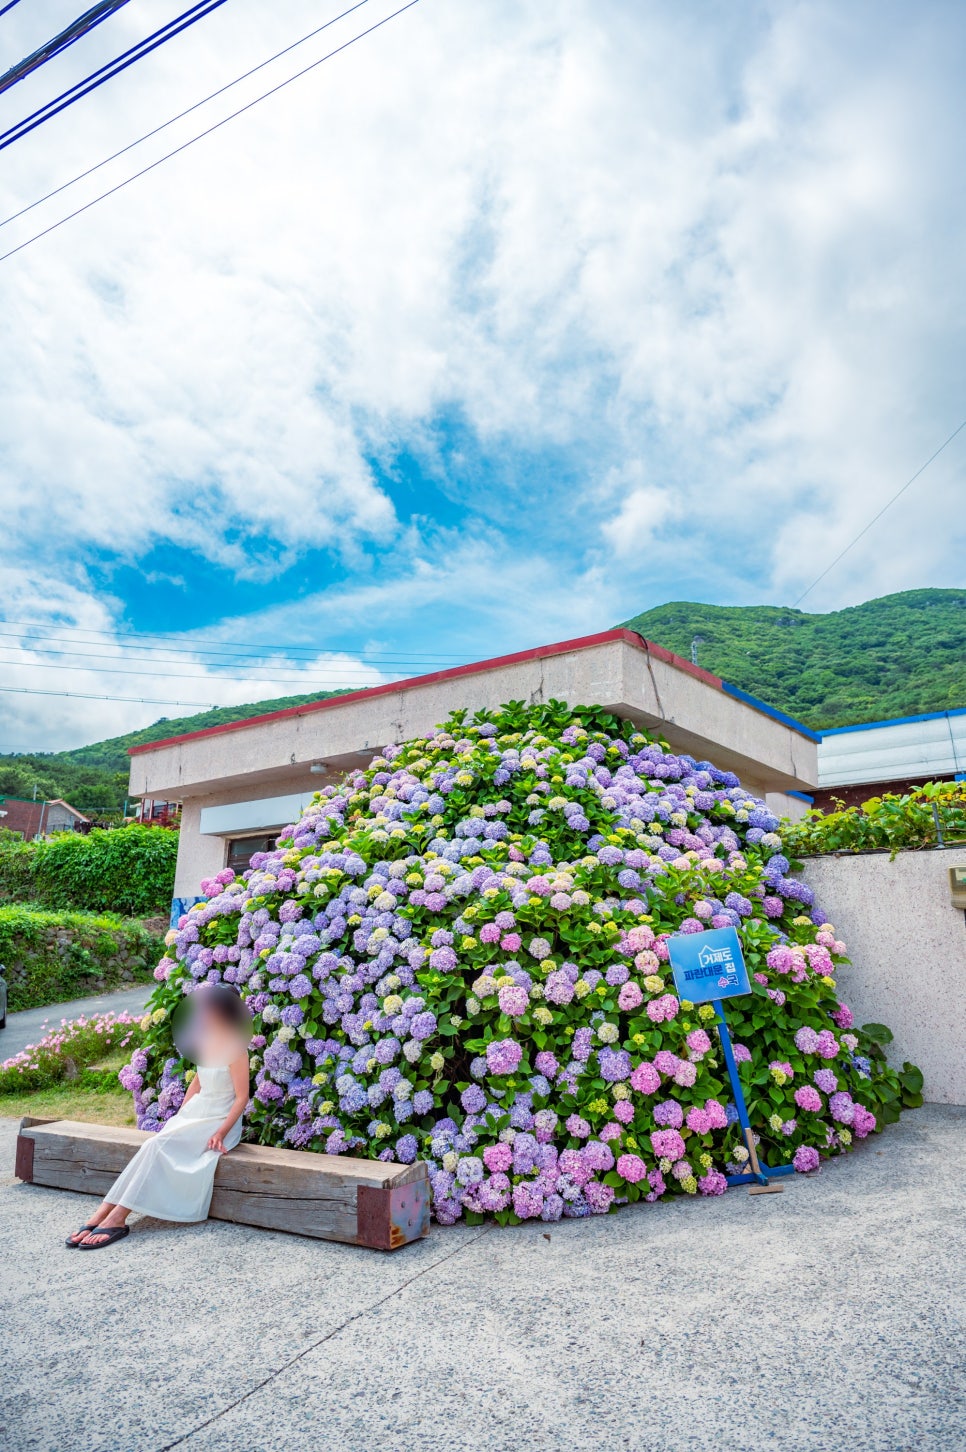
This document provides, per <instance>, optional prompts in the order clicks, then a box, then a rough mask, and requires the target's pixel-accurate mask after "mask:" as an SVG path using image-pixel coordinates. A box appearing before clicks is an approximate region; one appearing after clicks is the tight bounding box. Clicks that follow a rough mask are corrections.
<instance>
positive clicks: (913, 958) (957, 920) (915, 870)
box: [803, 848, 966, 1104]
mask: <svg viewBox="0 0 966 1452" xmlns="http://www.w3.org/2000/svg"><path fill="white" fill-rule="evenodd" d="M963 862H966V849H963V848H959V849H955V848H947V849H937V850H936V851H931V852H929V851H927V852H901V853H900V854H899V856H898V857H896V859H895V860H894V861H893V862H890V861H889V857H888V854H887V853H882V854H880V853H868V854H862V855H857V856H854V857H815V858H811V859H810V860H809V861H808V862H806V864H805V870H804V873H803V876H804V877H805V879H806V881H807V882H808V883H809V885H810V886H811V887H813V888H814V889H815V893H816V896H817V898H818V902H819V904H820V905H821V907H822V908H823V909H824V910H825V911H826V912H827V914H828V917H829V921H830V922H832V923H834V924H835V928H836V931H837V933H838V934H839V936H840V937H841V938H843V939H844V941H845V943H846V946H847V948H848V951H849V956H850V957H851V959H852V966H851V967H850V968H849V969H847V970H845V971H844V972H843V973H842V974H841V975H840V977H839V985H840V987H841V989H842V997H843V999H844V1001H845V1002H846V1003H848V1005H849V1006H850V1008H851V1009H852V1010H853V1012H854V1013H855V1016H856V1021H857V1022H858V1023H860V1024H863V1023H884V1024H886V1025H888V1027H889V1028H890V1029H891V1030H892V1032H893V1034H894V1035H895V1042H894V1044H892V1045H891V1046H890V1049H889V1057H890V1060H891V1061H892V1062H893V1063H894V1064H897V1065H898V1064H901V1063H902V1062H903V1061H904V1060H906V1059H909V1060H911V1061H912V1063H914V1064H918V1066H919V1068H920V1069H921V1070H922V1072H923V1074H924V1075H925V1081H926V1082H925V1088H924V1091H923V1092H924V1093H925V1096H926V1098H927V1099H928V1100H931V1101H932V1102H933V1103H936V1104H966V919H964V915H963V913H962V911H961V910H959V909H957V908H954V907H953V906H952V904H951V903H950V900H949V887H948V869H949V868H950V867H953V866H957V865H960V864H962V863H963Z"/></svg>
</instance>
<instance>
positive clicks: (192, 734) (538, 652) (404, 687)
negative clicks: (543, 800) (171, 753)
mask: <svg viewBox="0 0 966 1452" xmlns="http://www.w3.org/2000/svg"><path fill="white" fill-rule="evenodd" d="M620 640H622V641H624V642H625V644H627V645H632V646H634V647H635V649H637V650H642V651H644V652H645V653H646V654H648V655H653V656H654V657H655V658H656V659H657V660H660V661H663V662H664V663H665V664H666V665H670V666H674V667H675V669H676V670H680V671H686V672H687V673H688V675H691V676H695V677H696V679H697V680H699V681H704V683H705V685H708V686H714V687H715V689H716V690H719V691H720V690H721V686H722V683H721V679H720V677H719V676H713V675H712V674H711V672H710V671H706V670H702V668H701V666H696V665H692V663H691V662H690V661H689V660H684V659H683V657H682V656H679V655H675V654H674V652H673V651H670V650H665V648H664V646H663V645H655V644H654V642H653V641H650V640H645V639H644V637H643V636H642V635H638V634H637V633H636V631H633V630H625V629H623V628H620V629H617V630H602V631H600V632H599V634H597V635H581V636H578V637H577V639H576V640H561V641H558V642H557V643H556V644H555V645H538V646H536V647H534V649H532V650H518V651H515V652H514V654H512V655H497V656H493V657H492V658H491V659H490V660H481V661H474V662H473V663H472V664H470V665H461V666H450V667H449V668H448V669H447V670H442V671H432V672H431V673H430V674H429V675H425V676H410V677H409V678H408V679H407V680H404V681H387V682H386V683H385V685H381V686H369V687H368V688H367V689H366V690H363V691H349V692H348V693H347V694H346V695H343V696H329V697H327V698H326V699H325V700H324V701H306V702H305V703H304V705H301V706H286V707H285V709H284V710H282V711H268V712H266V713H265V715H264V716H246V717H245V719H244V720H242V721H225V722H224V723H223V724H222V725H221V726H206V727H204V728H203V730H201V731H188V732H186V733H185V734H184V735H183V736H167V737H165V738H164V739H163V740H162V741H146V742H145V743H144V744H143V745H142V746H129V747H128V756H139V755H141V753H142V752H145V751H160V750H162V749H163V748H164V747H166V746H177V745H179V744H180V743H181V742H182V741H200V740H201V739H202V737H205V736H221V735H223V734H224V733H225V732H227V731H241V730H243V729H244V728H245V727H248V726H262V725H264V724H265V722H266V721H284V720H285V719H286V718H287V717H289V716H306V715H308V714H309V713H310V712H313V711H327V710H329V709H330V708H332V707H335V706H346V705H350V704H351V703H352V702H354V701H362V700H371V699H372V698H373V697H374V696H386V695H389V694H391V693H392V692H393V691H411V690H412V689H413V687H414V686H426V685H431V684H433V683H434V682H436V681H451V680H457V679H458V678H459V677H460V676H474V675H480V674H482V673H483V672H484V671H492V670H497V669H499V668H500V667H501V666H508V665H517V664H519V663H520V662H521V661H526V660H545V659H546V658H547V657H548V656H554V655H566V654H567V652H568V651H574V650H590V649H592V648H593V646H595V645H610V644H613V643H614V642H615V641H620Z"/></svg>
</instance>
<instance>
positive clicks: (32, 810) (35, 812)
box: [0, 797, 91, 842]
mask: <svg viewBox="0 0 966 1452" xmlns="http://www.w3.org/2000/svg"><path fill="white" fill-rule="evenodd" d="M90 825H91V823H90V818H89V817H85V816H84V814H83V812H79V811H78V810H77V808H76V807H72V806H71V805H70V803H69V802H65V801H62V800H61V799H60V798H59V797H58V798H56V800H54V801H51V802H34V801H31V800H30V799H29V798H26V797H0V827H6V829H7V831H8V832H16V833H18V834H19V836H21V837H23V839H24V841H25V842H33V841H35V840H36V839H37V838H38V837H50V836H52V835H53V833H54V832H87V831H89V830H90Z"/></svg>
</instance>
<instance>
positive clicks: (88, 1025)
mask: <svg viewBox="0 0 966 1452" xmlns="http://www.w3.org/2000/svg"><path fill="white" fill-rule="evenodd" d="M141 1038H142V1031H141V1029H140V1028H139V1026H138V1021H137V1019H134V1018H132V1017H131V1015H130V1014H128V1013H120V1014H115V1013H95V1014H92V1015H91V1016H90V1018H79V1019H75V1020H74V1021H73V1022H72V1023H68V1022H67V1021H66V1019H65V1020H64V1021H63V1022H62V1023H61V1025H60V1027H59V1028H56V1029H51V1031H50V1032H49V1033H47V1034H45V1035H44V1037H43V1038H42V1039H40V1040H39V1041H38V1042H37V1043H36V1044H28V1045H27V1047H26V1048H25V1049H24V1050H23V1051H22V1052H21V1053H19V1054H15V1055H14V1056H13V1058H11V1059H6V1060H5V1061H4V1062H2V1063H0V1094H23V1093H25V1092H29V1091H31V1090H34V1089H47V1088H49V1087H50V1086H51V1085H52V1084H60V1083H63V1082H65V1081H73V1082H77V1081H78V1080H79V1081H80V1082H81V1083H83V1084H85V1085H86V1087H88V1088H91V1089H98V1088H103V1087H108V1086H109V1085H111V1084H113V1085H116V1084H117V1076H116V1074H114V1073H113V1072H112V1071H111V1070H102V1071H98V1070H96V1069H91V1068H90V1067H89V1065H91V1064H96V1063H97V1061H98V1060H99V1059H103V1058H104V1057H105V1056H107V1055H108V1054H111V1053H116V1052H118V1051H121V1050H124V1049H128V1048H131V1047H132V1045H133V1046H134V1047H135V1048H136V1047H137V1045H138V1044H139V1043H140V1041H141Z"/></svg>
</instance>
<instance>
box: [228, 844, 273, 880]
mask: <svg viewBox="0 0 966 1452" xmlns="http://www.w3.org/2000/svg"><path fill="white" fill-rule="evenodd" d="M274 847H275V838H274V837H235V838H234V840H233V841H231V842H229V843H228V866H229V867H230V868H231V870H232V872H236V873H238V874H241V873H242V872H245V871H246V870H247V868H248V865H249V863H250V862H251V860H252V857H253V856H254V855H255V853H256V852H271V851H272V850H273V849H274Z"/></svg>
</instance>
